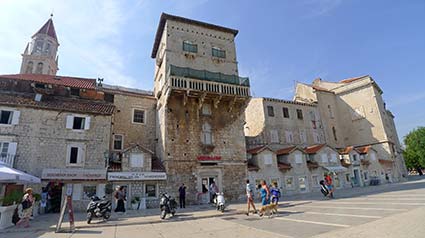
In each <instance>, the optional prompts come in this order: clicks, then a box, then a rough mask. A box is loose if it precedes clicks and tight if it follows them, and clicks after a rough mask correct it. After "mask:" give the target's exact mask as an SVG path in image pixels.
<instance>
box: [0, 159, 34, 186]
mask: <svg viewBox="0 0 425 238" xmlns="http://www.w3.org/2000/svg"><path fill="white" fill-rule="evenodd" d="M0 182H3V183H4V182H7V183H41V180H40V179H39V178H37V177H35V176H33V175H31V174H27V173H24V172H22V171H20V170H17V169H13V168H10V167H8V166H7V165H6V164H4V163H1V162H0Z"/></svg>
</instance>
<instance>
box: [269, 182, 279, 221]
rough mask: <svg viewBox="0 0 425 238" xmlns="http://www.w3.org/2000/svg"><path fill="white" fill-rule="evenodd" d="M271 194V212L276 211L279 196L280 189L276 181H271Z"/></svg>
mask: <svg viewBox="0 0 425 238" xmlns="http://www.w3.org/2000/svg"><path fill="white" fill-rule="evenodd" d="M270 194H271V203H272V204H274V205H275V206H274V207H273V211H272V213H277V206H278V202H279V198H280V189H279V188H278V187H277V182H276V181H275V182H273V184H272V189H271V190H270Z"/></svg>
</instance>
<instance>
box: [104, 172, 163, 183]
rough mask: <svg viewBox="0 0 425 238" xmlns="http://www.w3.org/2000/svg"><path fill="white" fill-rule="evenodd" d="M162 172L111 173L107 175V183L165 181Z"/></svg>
mask: <svg viewBox="0 0 425 238" xmlns="http://www.w3.org/2000/svg"><path fill="white" fill-rule="evenodd" d="M165 179H167V174H165V173H164V172H111V173H108V181H126V180H165Z"/></svg>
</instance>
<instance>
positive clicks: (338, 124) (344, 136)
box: [294, 76, 407, 182]
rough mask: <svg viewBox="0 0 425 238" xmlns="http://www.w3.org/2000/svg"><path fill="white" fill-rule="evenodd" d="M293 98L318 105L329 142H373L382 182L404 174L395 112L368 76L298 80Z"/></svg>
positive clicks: (341, 145)
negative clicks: (312, 80)
mask: <svg viewBox="0 0 425 238" xmlns="http://www.w3.org/2000/svg"><path fill="white" fill-rule="evenodd" d="M294 100H295V101H298V102H308V103H316V104H317V105H318V108H319V111H320V114H321V117H322V119H323V121H324V128H325V133H326V137H327V138H328V140H327V143H329V144H330V145H331V146H334V147H336V148H345V147H348V146H354V147H362V146H368V145H370V146H372V147H373V149H374V150H375V151H376V152H377V156H378V161H379V162H380V164H381V166H382V168H383V170H382V171H381V174H380V175H379V176H382V177H385V179H384V180H383V181H382V182H392V181H400V180H403V179H404V177H405V176H406V175H407V170H406V167H405V163H404V159H403V156H402V153H401V147H400V142H399V140H398V136H397V133H396V129H395V126H394V120H393V118H394V116H393V114H392V113H391V112H390V111H389V110H388V109H387V108H386V105H385V103H384V100H383V98H382V90H381V89H380V88H379V86H378V85H377V83H376V82H375V81H374V80H373V79H372V78H371V77H370V76H362V77H357V78H351V79H346V80H342V81H340V82H337V83H334V82H326V81H323V80H321V79H316V80H315V81H314V82H313V83H312V84H311V85H308V84H301V83H299V84H298V85H297V88H296V93H295V96H294Z"/></svg>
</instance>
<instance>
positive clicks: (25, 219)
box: [16, 188, 34, 228]
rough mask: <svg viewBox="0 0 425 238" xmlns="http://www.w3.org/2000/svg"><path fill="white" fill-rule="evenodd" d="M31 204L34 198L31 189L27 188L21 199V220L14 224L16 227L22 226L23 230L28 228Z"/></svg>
mask: <svg viewBox="0 0 425 238" xmlns="http://www.w3.org/2000/svg"><path fill="white" fill-rule="evenodd" d="M33 204H34V197H33V195H32V188H27V189H25V194H24V196H23V197H22V202H21V205H22V218H21V219H20V220H19V221H18V222H17V223H16V226H17V227H20V226H21V224H23V225H24V227H25V228H27V227H29V226H30V217H31V215H32V209H33Z"/></svg>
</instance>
